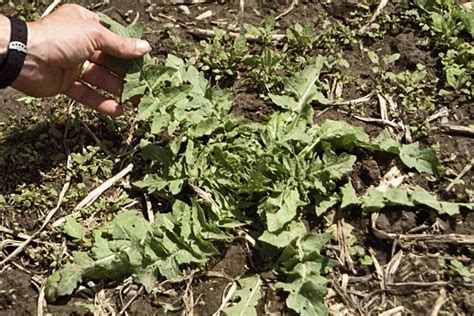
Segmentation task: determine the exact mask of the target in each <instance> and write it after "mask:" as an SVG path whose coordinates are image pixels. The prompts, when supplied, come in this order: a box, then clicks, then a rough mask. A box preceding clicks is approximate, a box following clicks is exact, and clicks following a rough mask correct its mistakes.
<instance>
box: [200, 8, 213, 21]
mask: <svg viewBox="0 0 474 316" xmlns="http://www.w3.org/2000/svg"><path fill="white" fill-rule="evenodd" d="M211 16H212V11H211V10H207V11H206V12H203V13H201V14H199V15H198V16H197V17H196V20H198V21H201V20H204V19H208V18H210V17H211Z"/></svg>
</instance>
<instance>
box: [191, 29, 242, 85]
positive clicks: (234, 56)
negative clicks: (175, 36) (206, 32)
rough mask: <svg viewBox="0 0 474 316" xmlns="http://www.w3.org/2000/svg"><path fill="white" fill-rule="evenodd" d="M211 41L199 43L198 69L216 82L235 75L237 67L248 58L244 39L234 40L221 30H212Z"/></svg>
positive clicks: (240, 37) (237, 38) (239, 37)
mask: <svg viewBox="0 0 474 316" xmlns="http://www.w3.org/2000/svg"><path fill="white" fill-rule="evenodd" d="M213 31H214V34H215V36H214V37H213V38H212V40H210V41H209V42H208V41H201V47H202V50H200V51H198V52H197V62H198V65H199V68H200V69H201V70H203V71H205V72H208V73H210V74H211V75H212V78H214V80H215V81H216V82H218V81H220V80H222V79H225V78H227V77H234V76H236V75H237V71H238V70H239V67H241V65H242V62H243V61H244V60H245V59H246V58H247V56H248V48H247V41H246V40H245V37H243V36H238V37H236V38H235V39H233V40H232V39H231V38H229V36H228V35H227V34H226V33H225V32H224V31H222V30H220V29H218V28H214V30H213Z"/></svg>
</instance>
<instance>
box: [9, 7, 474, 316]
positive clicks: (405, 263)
mask: <svg viewBox="0 0 474 316" xmlns="http://www.w3.org/2000/svg"><path fill="white" fill-rule="evenodd" d="M69 2H72V1H69ZM74 2H75V3H82V4H85V5H90V4H94V3H95V2H96V1H74ZM326 2H327V1H303V3H302V4H301V5H299V6H297V7H296V8H295V10H293V11H292V12H291V13H290V14H288V15H287V16H286V17H284V18H283V19H282V20H281V21H279V22H278V27H281V28H284V27H287V26H289V25H292V24H294V23H295V22H298V23H300V24H302V25H304V24H307V23H315V24H317V25H318V23H319V22H320V21H321V19H322V17H325V16H328V17H330V18H331V19H332V20H334V21H340V22H342V23H346V24H347V25H352V24H353V21H352V20H351V19H350V17H349V16H348V12H351V11H353V10H355V9H356V8H357V1H352V0H350V1H345V2H343V1H333V2H332V3H331V4H326ZM144 3H145V1H139V2H136V3H133V4H130V1H124V0H118V1H113V4H111V5H109V6H101V7H99V10H106V13H108V14H110V15H111V16H112V17H114V18H116V19H118V20H119V21H122V22H126V21H125V20H126V17H125V13H126V12H127V11H128V10H129V9H133V10H135V12H134V13H133V14H132V15H131V19H133V18H134V17H135V14H136V12H139V13H140V21H143V22H145V23H146V28H145V37H146V38H147V39H148V40H149V41H150V42H151V43H152V44H153V47H154V49H153V52H152V54H153V55H154V56H158V57H159V58H162V59H164V58H165V57H166V55H167V54H168V53H170V52H173V51H174V49H175V48H174V45H173V43H172V41H171V39H170V37H169V35H168V31H170V32H172V33H173V34H175V35H176V36H179V37H181V38H182V40H183V42H185V43H186V44H187V45H189V46H190V47H191V48H197V47H199V40H200V39H199V38H195V37H192V36H190V35H188V34H186V33H185V32H184V31H183V30H182V29H178V30H176V29H175V28H173V27H172V25H170V21H169V20H167V19H164V18H158V19H157V20H152V19H150V18H149V14H148V12H150V11H151V12H152V13H153V14H154V15H155V16H157V14H158V13H162V14H165V15H167V16H170V17H174V18H179V19H180V20H182V21H183V22H193V23H196V26H198V27H203V28H211V27H213V26H215V23H213V22H211V21H214V22H215V21H217V20H220V21H219V22H221V21H227V22H229V24H231V23H233V22H238V24H242V23H244V22H245V23H253V24H259V23H261V22H262V21H263V18H262V16H264V15H266V14H269V13H270V12H272V11H273V12H275V13H276V14H278V13H280V12H283V11H284V10H285V9H286V8H288V6H289V2H288V1H277V0H273V1H267V2H266V3H265V5H257V6H255V8H256V9H257V11H258V12H259V13H260V14H261V15H262V16H259V15H258V14H257V13H255V12H253V11H252V10H250V9H249V10H248V11H247V12H246V14H245V15H243V16H241V17H240V19H238V18H237V17H238V4H237V2H235V3H233V2H232V4H225V5H223V4H217V3H211V4H205V5H191V6H189V8H190V9H191V11H192V15H191V16H185V15H183V14H182V13H181V12H180V11H179V9H178V8H177V7H176V6H171V5H164V4H163V5H159V4H158V5H155V6H154V7H153V8H152V9H150V7H149V6H147V5H146V4H144ZM4 8H5V6H3V7H0V11H1V10H3V9H4ZM41 8H42V7H41ZM209 9H210V10H212V11H213V13H214V16H213V18H212V19H211V20H206V21H202V22H196V21H195V20H194V17H195V16H197V15H198V14H200V13H202V12H204V11H206V10H209ZM8 10H10V11H11V9H8ZM387 10H389V12H396V11H397V10H399V8H397V7H396V6H395V5H390V6H389V8H388V9H387ZM147 11H148V12H147ZM3 12H5V11H3ZM421 39H422V38H421V34H420V32H419V30H417V29H413V28H411V26H409V25H407V26H404V27H401V28H400V29H396V30H390V31H389V32H388V33H387V34H386V36H385V37H384V38H383V40H381V41H378V42H374V41H372V40H368V41H365V42H364V43H363V44H364V46H365V47H368V48H369V49H370V50H374V51H377V50H378V51H380V52H381V53H383V54H390V53H396V52H398V53H400V54H401V59H400V62H399V63H397V69H396V70H397V71H402V70H406V69H409V70H412V69H414V67H415V66H416V64H417V63H422V64H424V65H426V66H427V67H429V68H433V70H432V71H433V72H438V71H439V70H438V69H436V67H437V62H436V56H435V54H433V53H432V52H431V51H430V50H429V49H427V48H426V47H424V46H423V45H421V44H420V40H421ZM343 53H344V57H345V59H346V60H347V61H348V62H349V63H350V65H351V67H350V68H348V69H343V70H342V74H343V76H344V78H345V79H347V83H346V84H345V86H344V90H343V96H342V97H343V98H344V99H355V98H358V97H361V96H363V95H365V94H367V93H368V92H370V91H371V90H372V89H373V83H372V72H371V71H370V67H371V63H370V61H369V60H368V58H367V57H366V54H365V52H362V51H361V50H360V47H348V48H345V49H344V51H343ZM178 55H179V53H178ZM15 94H16V93H15V92H13V91H12V90H6V91H3V92H2V93H1V95H0V122H4V123H5V122H9V117H10V116H11V115H15V116H16V117H18V118H21V117H28V116H32V113H31V112H28V110H27V109H26V108H25V106H23V105H22V104H21V103H19V102H17V101H15V98H14V95H15ZM233 99H234V103H235V106H234V108H233V111H232V113H233V114H234V115H239V116H244V117H246V118H249V119H252V120H256V121H261V120H264V119H265V118H266V116H268V115H269V114H271V113H272V112H274V111H275V109H274V108H273V107H272V106H270V105H268V104H267V103H265V102H264V101H262V100H261V99H260V98H258V97H257V96H256V95H255V93H253V91H247V90H245V89H244V88H241V87H238V86H234V87H233ZM44 106H46V107H48V106H49V107H53V106H54V101H50V102H48V103H47V104H44ZM440 106H441V105H440ZM317 110H321V109H317ZM352 110H353V111H354V112H357V113H359V114H361V115H363V116H367V117H379V113H378V107H377V106H376V104H375V103H370V102H369V103H368V104H364V105H361V106H357V107H355V108H353V109H352ZM473 117H474V115H473V107H472V103H467V104H466V103H461V102H459V104H458V108H457V110H456V112H455V116H453V117H450V120H452V122H453V123H456V124H464V125H469V124H472V122H473ZM326 119H333V120H337V119H343V120H346V121H348V122H350V123H352V124H354V125H357V126H362V127H363V128H364V129H365V130H366V132H367V133H368V134H369V135H371V136H376V135H377V134H378V133H379V132H380V131H381V130H382V128H381V127H379V126H376V125H373V124H366V123H363V122H360V121H358V120H355V119H353V118H351V117H350V115H346V114H342V113H341V112H339V111H337V110H336V109H331V110H329V111H327V112H325V113H324V114H322V115H320V116H318V117H317V118H316V122H317V123H322V122H324V120H326ZM407 119H409V118H407ZM435 127H436V124H435ZM48 128H49V127H48V126H39V127H38V126H36V125H35V124H33V123H32V124H30V128H29V129H28V128H27V129H26V130H24V131H21V132H17V133H14V135H11V136H8V137H7V139H6V140H4V139H3V138H2V141H1V143H0V153H1V149H2V147H3V148H6V150H7V152H8V153H9V157H10V158H11V157H14V155H13V154H14V153H17V152H18V154H21V148H36V152H37V153H39V154H38V155H36V156H35V155H33V156H32V161H33V162H34V166H36V167H37V168H36V169H34V170H33V169H31V168H27V169H25V170H22V167H23V166H22V165H15V161H14V159H13V158H12V160H10V161H8V165H7V167H3V166H1V165H0V167H2V169H1V170H0V194H8V193H11V192H12V190H14V188H15V187H16V185H17V184H18V183H19V182H26V183H29V184H32V185H40V184H41V183H42V177H41V174H40V172H47V171H49V170H51V169H53V168H54V167H55V166H57V162H55V161H53V160H52V159H50V156H48V153H49V152H50V151H48V149H49V148H51V147H52V146H53V144H52V143H49V142H48V141H50V140H48V141H46V142H44V143H37V142H36V140H37V137H38V135H40V134H42V133H44V132H45V130H48ZM56 128H57V129H59V130H61V129H62V128H63V126H56ZM0 130H2V127H1V125H0ZM0 135H1V134H0ZM421 140H422V141H423V143H425V144H430V145H438V146H439V153H440V156H441V159H442V160H443V161H444V162H445V167H447V168H450V169H452V170H454V171H455V172H460V171H461V170H462V169H463V168H464V167H465V166H466V164H468V163H469V162H470V161H471V159H472V155H473V148H474V146H473V140H472V138H467V137H458V136H447V135H445V134H442V133H441V132H435V129H433V131H431V132H430V133H428V134H427V135H426V136H424V137H421ZM79 143H81V144H84V141H82V142H79ZM55 145H56V144H55ZM56 147H57V146H56ZM56 147H55V148H56ZM60 148H62V147H60ZM80 148H81V146H78V147H77V148H76V150H79V149H80ZM357 155H358V158H359V159H358V161H357V163H356V167H355V170H354V171H353V172H352V173H351V174H350V175H349V176H350V178H351V180H352V183H353V185H354V188H355V189H356V191H357V192H358V193H360V192H364V191H365V190H366V189H367V188H368V187H369V186H370V185H376V184H377V183H378V182H379V181H380V179H381V177H382V176H383V175H384V174H385V172H386V171H387V170H388V166H389V165H390V163H391V162H392V161H391V160H390V159H387V157H371V156H368V155H366V154H365V153H362V152H361V153H357ZM32 170H33V171H32ZM451 178H452V177H451ZM463 180H464V184H456V185H455V186H454V189H453V190H452V191H451V192H450V193H446V192H444V188H445V187H446V185H447V184H448V183H449V182H448V181H447V180H445V179H444V180H443V179H441V180H439V181H437V182H436V183H434V184H433V183H431V182H430V181H428V180H427V179H426V178H425V177H419V178H415V179H414V180H413V184H420V185H423V186H424V187H429V188H431V189H432V190H433V192H435V193H438V194H439V195H440V196H441V197H443V198H445V199H451V200H453V199H456V200H463V201H465V200H466V199H467V194H466V190H468V189H470V190H472V188H473V182H474V178H473V173H472V171H471V173H469V174H467V175H466V176H465V177H464V178H463ZM459 194H464V197H461V198H459V197H458V196H457V195H459ZM0 208H1V207H0ZM0 215H1V224H2V225H3V226H6V227H11V226H12V225H14V224H15V225H19V228H21V229H24V230H25V231H26V232H31V231H33V230H34V229H36V228H37V227H38V219H39V218H40V217H41V216H42V215H41V214H38V213H37V211H35V210H32V211H29V212H20V211H16V210H14V208H11V207H7V208H5V207H4V208H3V209H0ZM434 221H435V219H434V218H433V216H432V214H430V213H428V212H427V211H426V210H422V209H420V210H415V211H414V210H405V209H389V210H386V211H385V212H383V213H381V214H380V216H379V219H378V221H377V227H378V228H379V229H382V230H384V231H386V232H391V233H407V232H408V231H410V230H411V229H413V228H416V227H419V226H421V225H428V226H430V228H429V230H428V231H429V232H432V233H458V234H465V235H472V234H474V215H473V213H467V214H463V215H462V216H458V217H456V218H447V217H441V219H440V223H441V224H440V226H441V231H436V227H435V226H433V224H434ZM347 222H348V223H350V224H351V225H352V226H353V227H354V230H355V231H354V235H355V237H356V239H357V243H358V244H360V245H363V246H364V247H365V248H366V249H368V248H369V247H371V248H373V249H374V251H375V253H376V258H377V259H378V260H379V262H380V263H381V264H382V265H384V264H387V263H388V262H390V260H391V258H392V251H393V250H395V252H396V251H399V250H401V248H400V246H399V245H397V244H395V245H394V243H393V242H392V241H388V240H382V239H378V238H377V237H375V236H374V235H373V233H372V232H371V231H370V229H369V227H370V220H369V218H368V216H366V215H363V214H362V215H361V214H359V213H357V212H356V211H354V212H352V213H351V214H350V215H348V216H347ZM402 250H403V251H404V253H405V257H404V260H402V262H401V265H400V267H399V271H398V273H397V274H396V277H395V279H394V282H435V281H446V282H450V285H447V286H445V287H444V288H445V289H446V290H447V295H448V300H447V301H446V303H445V304H444V305H443V310H444V311H446V312H448V313H451V314H466V315H467V314H474V304H473V302H474V291H473V289H472V288H465V287H462V286H460V285H459V284H460V283H459V277H452V276H451V275H449V273H448V272H447V271H448V269H447V268H445V267H441V266H440V265H439V261H438V259H437V258H432V257H433V256H434V255H437V256H442V257H443V256H444V257H449V258H452V257H456V258H460V259H462V260H463V262H464V264H465V266H467V267H468V268H470V269H471V271H473V269H474V265H473V261H472V258H473V256H472V249H469V248H468V247H465V246H459V247H455V246H451V245H442V246H439V247H438V246H436V245H432V244H430V245H427V244H423V243H413V244H411V245H409V246H407V247H405V248H403V249H402ZM250 257H251V256H250ZM249 267H251V263H250V262H249V254H248V253H247V251H246V250H245V249H244V248H243V247H242V246H240V245H232V246H230V247H229V248H227V249H224V250H223V251H222V255H221V256H220V258H217V259H215V261H214V262H212V263H210V264H209V266H208V269H209V270H210V271H219V272H223V273H226V274H228V275H230V276H231V277H237V276H239V275H243V274H245V273H246V272H247V271H249V270H251V268H249ZM40 268H41V267H36V268H35V269H38V270H40ZM334 270H335V271H334V275H335V279H337V278H338V276H339V275H340V274H342V273H348V271H347V269H346V268H345V267H338V268H336V269H334ZM357 273H358V274H356V275H355V276H356V277H366V278H367V279H368V280H369V281H364V282H358V281H356V282H355V283H354V284H352V283H351V285H353V286H354V287H352V289H354V290H357V291H359V292H358V293H359V294H360V293H362V295H364V297H365V298H368V299H367V300H368V301H369V300H370V298H371V297H373V298H375V299H374V301H373V302H372V303H371V305H369V306H367V308H366V310H369V311H370V310H377V309H376V307H377V305H378V304H381V303H382V301H384V300H385V301H387V302H388V303H387V305H386V309H389V308H391V307H394V306H399V305H403V306H404V307H405V308H407V310H408V312H407V314H414V315H417V314H420V315H421V314H426V313H429V312H430V310H431V308H432V306H433V303H434V302H435V301H436V299H437V298H438V296H439V295H440V294H439V293H440V292H439V290H440V288H437V287H429V288H419V287H414V286H407V287H400V288H397V289H396V290H392V291H387V292H386V293H385V296H384V297H383V298H382V293H383V292H377V290H378V289H379V281H378V280H377V279H376V277H375V275H376V274H375V271H374V269H373V266H372V267H364V268H360V269H358V271H357ZM45 275H47V274H45ZM350 276H351V277H352V276H354V275H352V274H351V275H350ZM262 277H263V278H264V279H265V280H268V281H273V280H274V279H275V276H274V275H273V273H271V272H268V271H267V272H264V273H262ZM356 280H357V279H356ZM456 282H458V283H456ZM226 285H227V282H226V281H225V280H222V279H216V278H207V279H206V278H203V279H199V280H195V281H194V282H193V284H192V287H193V292H194V298H195V300H197V299H198V298H199V300H197V301H198V303H197V305H196V306H195V312H196V315H211V314H212V313H213V312H215V311H216V310H217V309H218V307H219V305H220V302H221V298H222V294H223V292H224V289H225V287H226ZM180 289H181V288H177V290H180ZM129 298H130V297H129ZM36 299H37V291H36V289H34V288H33V287H32V285H31V282H30V276H29V275H28V274H26V273H24V272H21V271H20V270H18V269H16V268H13V267H11V268H9V269H7V270H5V271H3V272H2V273H1V274H0V315H15V314H16V315H32V314H35V313H36V304H37V303H36ZM162 301H163V298H161V297H154V296H153V295H151V296H144V295H143V296H141V297H139V298H138V299H137V300H136V301H134V302H133V303H132V304H131V306H130V307H129V310H128V312H129V313H130V314H131V315H165V314H166V313H164V312H163V309H162V308H161V305H160V302H162ZM282 301H284V297H281V296H280V294H279V293H277V292H276V291H274V290H272V289H271V288H270V287H266V288H265V298H264V299H262V301H261V302H260V304H259V314H261V315H263V314H264V313H265V310H264V308H263V306H267V308H268V309H267V310H268V311H272V312H276V313H282V311H283V313H286V311H285V310H284V304H283V303H282ZM335 301H336V302H342V300H341V298H340V297H337V298H335ZM78 302H88V303H91V302H93V299H89V300H85V299H83V300H80V299H79V298H73V299H71V300H66V301H64V302H63V303H62V304H55V305H50V306H48V307H47V312H50V313H52V314H54V315H85V314H87V310H86V309H84V308H82V307H80V306H79V305H78V304H77V303H78ZM117 302H118V300H117ZM365 303H367V301H365ZM392 305H393V306H392ZM175 314H176V315H178V314H180V311H178V312H176V313H175ZM166 315H173V313H167V314H166Z"/></svg>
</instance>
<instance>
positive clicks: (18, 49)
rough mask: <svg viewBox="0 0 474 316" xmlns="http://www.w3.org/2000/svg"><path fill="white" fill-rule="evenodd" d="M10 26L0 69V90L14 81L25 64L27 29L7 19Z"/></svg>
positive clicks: (21, 24)
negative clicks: (8, 38)
mask: <svg viewBox="0 0 474 316" xmlns="http://www.w3.org/2000/svg"><path fill="white" fill-rule="evenodd" d="M8 18H9V19H10V24H11V33H10V43H9V44H8V51H7V54H6V57H5V60H4V61H3V66H2V68H1V69H0V89H3V88H6V87H8V86H9V85H11V84H12V83H13V81H15V79H16V78H17V77H18V75H19V74H20V72H21V68H23V64H24V62H25V58H26V53H27V48H26V44H27V42H28V27H27V25H26V23H25V22H23V21H20V20H18V19H17V18H14V17H8Z"/></svg>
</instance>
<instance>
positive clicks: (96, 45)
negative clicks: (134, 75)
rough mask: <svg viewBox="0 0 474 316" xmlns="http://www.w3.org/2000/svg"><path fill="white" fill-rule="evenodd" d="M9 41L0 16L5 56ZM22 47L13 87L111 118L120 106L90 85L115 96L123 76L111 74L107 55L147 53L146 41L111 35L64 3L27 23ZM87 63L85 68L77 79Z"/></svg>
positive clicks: (84, 12) (79, 9)
mask: <svg viewBox="0 0 474 316" xmlns="http://www.w3.org/2000/svg"><path fill="white" fill-rule="evenodd" d="M9 41H10V22H9V20H8V19H7V18H6V17H4V16H2V15H0V53H4V52H5V51H6V47H7V46H8V42H9ZM27 46H28V54H27V56H26V59H25V64H24V66H23V69H22V70H21V73H20V75H19V77H18V78H17V79H16V80H15V81H14V82H13V84H12V87H13V88H15V89H17V90H19V91H21V92H23V93H25V94H27V95H30V96H33V97H47V96H54V95H57V94H65V95H67V96H68V97H70V98H72V99H74V100H76V101H78V102H80V103H82V104H85V105H87V106H89V107H91V108H92V109H94V110H96V111H98V112H101V113H103V114H107V115H110V116H114V117H115V116H119V115H121V114H122V113H123V109H122V106H121V105H120V104H119V103H117V102H116V101H115V100H113V99H110V98H106V97H105V96H103V95H101V94H99V93H98V92H96V91H95V90H94V89H92V88H90V86H94V87H97V88H101V89H103V90H105V91H107V92H110V93H112V94H114V95H116V96H120V95H121V92H122V89H123V75H124V74H123V73H122V74H121V73H120V72H119V71H116V72H114V69H113V68H112V67H111V66H110V64H109V63H108V56H115V57H119V58H125V59H127V58H136V57H140V56H142V55H144V54H146V53H147V52H148V51H149V50H150V44H149V43H148V42H146V41H144V40H138V39H130V38H123V37H120V36H118V35H116V34H114V33H112V32H111V31H109V30H108V29H107V28H106V27H104V26H103V25H102V24H101V23H100V18H99V16H98V15H97V14H95V13H93V12H91V11H89V10H87V9H85V8H83V7H81V6H78V5H74V4H65V5H63V6H61V7H60V8H58V9H57V10H56V11H54V12H53V13H52V14H50V15H49V16H47V17H46V18H43V19H41V20H38V21H35V22H31V23H28V45H27ZM86 60H89V61H90V65H89V66H88V68H87V69H86V71H85V72H84V74H83V77H82V79H80V80H78V76H79V73H80V71H81V66H82V64H83V63H84V62H85V61H86ZM85 83H87V84H85Z"/></svg>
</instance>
